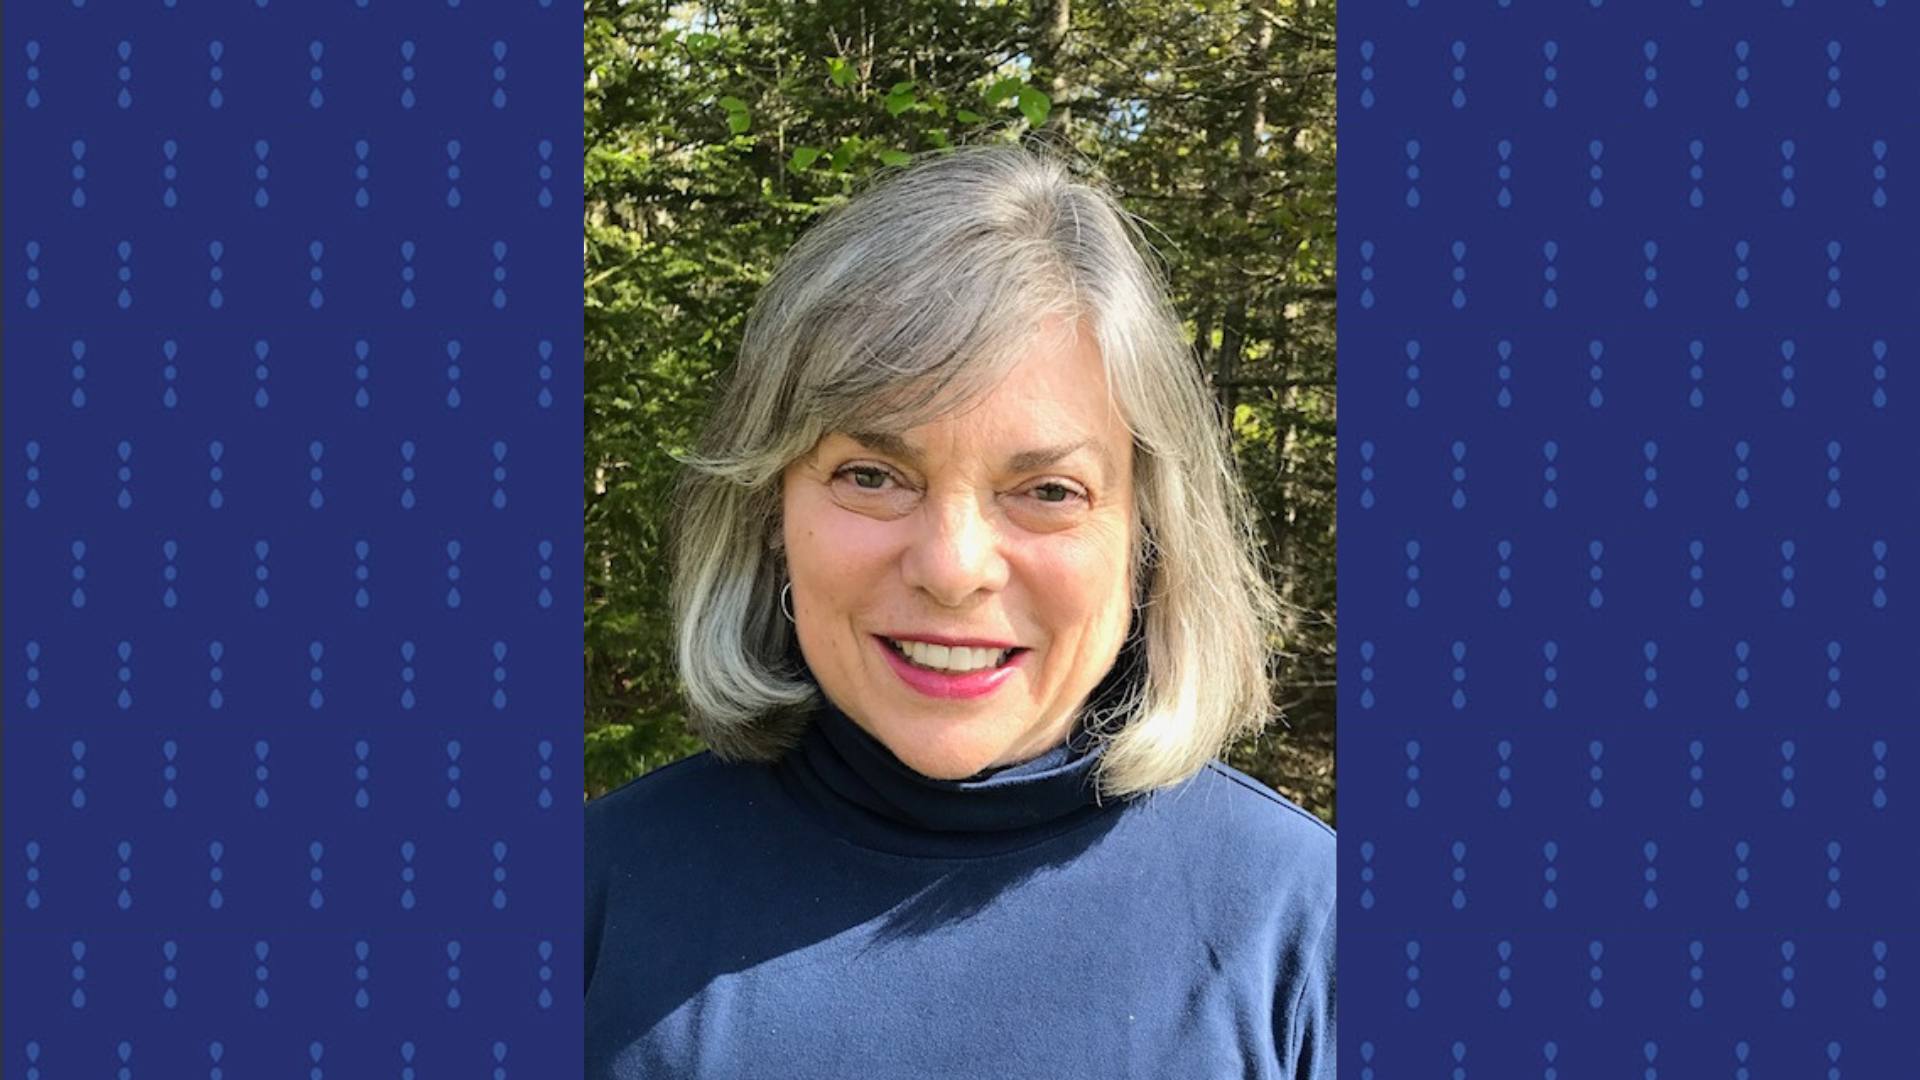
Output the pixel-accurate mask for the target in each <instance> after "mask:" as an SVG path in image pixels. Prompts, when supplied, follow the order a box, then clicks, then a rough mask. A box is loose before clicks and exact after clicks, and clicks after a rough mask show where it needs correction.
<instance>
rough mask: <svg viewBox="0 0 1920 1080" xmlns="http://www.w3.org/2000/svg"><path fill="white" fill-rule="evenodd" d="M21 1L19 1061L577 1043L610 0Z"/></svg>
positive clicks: (11, 709) (14, 938)
mask: <svg viewBox="0 0 1920 1080" xmlns="http://www.w3.org/2000/svg"><path fill="white" fill-rule="evenodd" d="M5 18H6V29H7V34H6V41H5V49H6V58H5V67H4V71H5V76H4V113H3V114H0V115H3V117H4V123H5V140H6V151H7V152H6V167H5V185H4V215H5V221H6V235H5V243H4V246H5V251H4V261H3V264H0V265H3V267H4V277H3V280H4V297H0V304H3V305H4V307H0V311H3V312H4V327H5V329H4V345H3V347H4V351H5V354H6V359H7V363H6V368H5V392H4V410H5V418H4V429H5V437H4V452H3V454H0V457H3V458H4V477H5V481H4V491H5V511H4V513H5V526H4V530H5V548H4V551H5V573H6V589H5V594H4V678H5V694H6V701H5V716H6V723H5V729H4V744H5V745H4V750H5V753H4V761H5V785H4V810H5V834H4V844H3V847H4V876H5V896H4V915H5V920H6V926H7V948H6V950H5V956H4V979H5V997H6V1000H7V1016H6V1020H7V1022H6V1029H5V1047H4V1058H3V1059H0V1060H3V1061H4V1068H5V1070H6V1072H7V1074H8V1075H19V1076H26V1077H40V1076H44V1077H47V1078H48V1080H52V1078H53V1077H59V1076H81V1075H87V1076H109V1075H118V1076H122V1077H126V1076H169V1077H174V1076H178V1077H185V1076H207V1077H220V1076H222V1075H230V1076H253V1075H303V1076H310V1077H312V1078H314V1080H319V1078H320V1077H322V1076H325V1075H331V1076H341V1077H362V1076H374V1075H381V1076H401V1077H411V1076H414V1075H419V1076H422V1077H425V1076H444V1075H462V1076H493V1077H495V1078H501V1077H506V1076H563V1075H569V1074H577V1073H578V1072H579V1069H580V1064H579V1062H580V1023H581V1019H580V1013H579V1006H578V1005H577V1001H578V999H576V998H575V997H574V996H573V988H574V987H576V986H578V985H579V978H580V912H581V908H582V901H581V894H580V890H581V885H580V881H581V877H580V857H581V856H580V850H581V838H580V824H581V820H580V794H579V793H580V791H581V773H580V760H579V749H578V748H579V741H578V735H579V728H578V722H579V707H580V701H581V693H582V684H581V668H580V655H581V652H580V650H581V624H580V621H579V618H578V615H579V610H578V606H577V605H578V597H579V595H580V589H581V578H580V573H581V567H580V563H579V561H578V560H579V551H580V545H581V531H580V503H579V495H578V492H579V488H578V487H577V486H576V485H578V483H579V482H580V481H579V477H580V472H579V466H580V460H581V454H582V435H581V423H580V412H579V401H580V394H581V367H580V364H581V351H580V350H581V344H580V327H581V322H580V320H581V314H580V306H579V304H580V292H579V288H580V273H579V271H580V249H579V220H580V219H579V214H580V209H581V202H580V191H581V175H580V169H581V159H580V145H581V126H580V124H581V121H580V111H579V109H580V105H579V97H578V78H579V73H580V68H579V63H580V59H579V58H580V52H579V49H580V37H579V34H580V30H579V23H578V12H577V11H576V10H574V9H571V8H568V7H567V6H565V5H555V4H552V3H551V2H550V0H524V2H521V0H515V2H512V3H508V2H496V3H478V2H468V3H465V4H462V3H461V2H460V0H436V2H433V3H426V2H420V3H398V2H394V0H337V2H328V3H325V4H321V3H294V2H291V0H278V2H270V0H249V2H246V3H240V2H233V3H223V4H209V3H204V2H196V0H151V2H141V3H138V4H134V3H121V4H111V3H106V2H104V0H95V2H92V3H89V2H87V0H7V3H6V6H5Z"/></svg>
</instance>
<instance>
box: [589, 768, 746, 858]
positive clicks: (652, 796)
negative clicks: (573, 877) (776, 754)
mask: <svg viewBox="0 0 1920 1080" xmlns="http://www.w3.org/2000/svg"><path fill="white" fill-rule="evenodd" d="M765 772H766V770H765V768H764V767H761V766H754V765H732V764H728V763H726V762H724V761H721V760H720V759H719V758H717V757H715V756H714V755H713V754H712V753H711V752H705V753H699V754H695V755H693V756H692V757H689V758H683V759H682V760H680V761H676V762H673V763H671V764H668V765H663V766H661V767H660V768H658V769H655V770H654V771H652V772H650V773H647V774H646V775H645V776H641V777H639V778H637V779H635V780H631V781H629V782H628V783H626V784H624V785H622V786H620V787H618V788H615V789H614V790H612V791H610V792H608V793H606V794H605V795H602V796H600V797H599V798H597V799H594V800H592V801H591V802H589V803H587V807H586V855H587V863H588V868H589V870H590V871H591V870H593V869H596V868H597V867H605V866H608V865H619V864H621V863H623V862H626V861H628V860H629V859H630V858H633V857H637V856H643V857H648V858H659V857H660V856H661V855H663V854H666V853H668V852H670V851H672V850H675V849H679V848H683V847H686V846H689V845H697V844H698V843H699V842H700V838H701V837H702V836H703V835H706V834H711V833H715V832H720V831H724V830H726V829H727V828H728V827H729V826H730V825H731V824H734V823H736V822H737V821H738V819H740V818H742V817H743V816H748V815H752V814H753V813H755V812H756V810H758V809H759V807H760V804H761V803H764V802H765V801H766V798H767V795H768V791H767V790H766V786H765V782H764V781H765V776H764V774H765Z"/></svg>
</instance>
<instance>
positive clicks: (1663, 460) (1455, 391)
mask: <svg viewBox="0 0 1920 1080" xmlns="http://www.w3.org/2000/svg"><path fill="white" fill-rule="evenodd" d="M1343 16H1344V17H1343V19H1342V23H1341V28H1340V33H1341V42H1340V52H1341V57H1342V60H1341V68H1340V92H1341V101H1340V111H1341V115H1340V122H1341V129H1342V130H1341V138H1342V147H1341V149H1342V161H1341V175H1342V182H1341V204H1342V205H1341V210H1342V219H1341V244H1340V246H1341V274H1342V278H1343V280H1342V281H1341V310H1340V323H1341V326H1340V332H1341V348H1342V364H1341V391H1342V397H1343V401H1344V404H1345V406H1346V416H1345V418H1344V420H1345V423H1344V425H1343V428H1344V430H1343V431H1342V445H1341V459H1342V469H1341V476H1340V485H1341V490H1340V500H1341V508H1342V521H1341V525H1342V528H1341V541H1340V545H1341V551H1340V566H1341V581H1342V585H1343V589H1342V594H1343V595H1342V600H1343V608H1344V610H1343V616H1344V619H1343V622H1342V624H1341V634H1340V637H1341V641H1340V653H1341V659H1342V665H1341V689H1340V694H1341V698H1340V708H1341V720H1342V724H1341V728H1342V730H1341V749H1342V751H1343V754H1342V757H1343V762H1344V764H1345V766H1346V775H1345V781H1346V782H1345V785H1344V790H1343V795H1344V798H1343V799H1342V810H1343V813H1342V820H1341V824H1342V837H1341V840H1342V843H1341V861H1342V867H1341V870H1342V880H1341V906H1342V908H1343V909H1344V910H1343V912H1342V921H1343V929H1344V934H1343V941H1342V959H1343V961H1344V970H1343V976H1344V978H1343V981H1344V983H1345V988H1346V994H1345V999H1346V1000H1345V1009H1344V1010H1343V1011H1344V1013H1345V1016H1344V1017H1343V1021H1344V1022H1343V1032H1342V1040H1341V1041H1342V1045H1341V1057H1342V1062H1343V1067H1344V1071H1345V1075H1349V1076H1356V1077H1359V1078H1361V1080H1375V1078H1378V1080H1388V1078H1391V1077H1410V1076H1451V1077H1455V1078H1464V1077H1467V1076H1490V1077H1502V1078H1505V1077H1522V1076H1527V1077H1545V1078H1549V1080H1552V1078H1572V1077H1580V1076H1636V1077H1645V1078H1646V1080H1655V1078H1656V1077H1660V1076H1668V1077H1703V1076H1724V1077H1735V1078H1739V1080H1744V1078H1746V1077H1749V1076H1752V1077H1765V1076H1823V1077H1828V1078H1831V1080H1837V1078H1839V1077H1841V1076H1843V1075H1844V1076H1876V1077H1877V1076H1890V1075H1905V1074H1907V1073H1910V1072H1911V1071H1912V1070H1913V1068H1914V1066H1915V1060H1916V1054H1915V1051H1914V1049H1913V1041H1912V1035H1911V1025H1910V1021H1911V1018H1912V1017H1913V1016H1914V1015H1915V1008H1914V1004H1915V1002H1916V1000H1920V999H1917V998H1916V997H1915V993H1916V992H1915V990H1914V989H1913V987H1912V979H1911V975H1912V973H1913V972H1914V971H1915V970H1920V967H1917V966H1916V965H1920V935H1917V934H1916V932H1915V930H1914V920H1913V915H1914V912H1915V910H1916V908H1917V906H1920V859H1916V858H1915V856H1914V853H1913V846H1912V843H1911V840H1910V837H1911V833H1912V830H1913V826H1914V823H1915V820H1916V819H1915V814H1914V807H1915V805H1916V803H1915V784H1914V781H1913V771H1914V770H1915V769H1916V768H1917V767H1920V765H1916V762H1920V737H1916V734H1915V731H1914V727H1915V725H1914V719H1915V717H1916V715H1917V711H1916V701H1917V700H1920V684H1916V683H1915V681H1914V678H1913V672H1914V668H1913V667H1912V664H1911V660H1910V658H1909V653H1910V649H1911V643H1912V642H1913V641H1914V640H1915V636H1916V629H1917V628H1920V626H1917V622H1916V616H1915V612H1916V611H1920V607H1917V606H1916V596H1915V595H1914V594H1913V592H1912V590H1911V589H1910V587H1909V586H1910V585H1911V583H1912V581H1913V580H1914V577H1913V573H1914V572H1913V566H1914V555H1915V552H1916V538H1915V534H1914V532H1913V530H1912V527H1911V521H1912V520H1913V508H1914V503H1915V498H1916V495H1915V490H1916V489H1915V486H1914V484H1913V483H1912V476H1913V462H1914V461H1915V460H1916V451H1920V426H1916V425H1915V424H1914V423H1913V420H1912V417H1913V416H1914V415H1915V413H1916V411H1920V398H1916V397H1915V396H1914V395H1915V389H1914V387H1913V386H1912V384H1911V381H1910V380H1908V379H1905V378H1903V373H1907V372H1910V371H1911V369H1912V363H1911V358H1912V357H1913V356H1914V355H1915V353H1916V352H1917V351H1920V335H1917V334H1916V333H1915V330H1914V327H1913V320H1912V317H1911V313H1912V311H1913V310H1915V303H1916V300H1917V299H1920V259H1917V258H1916V248H1915V245H1914V239H1915V237H1916V235H1917V234H1916V229H1915V224H1916V220H1917V217H1916V215H1917V214H1920V158H1916V157H1915V154H1914V152H1913V151H1914V148H1915V147H1916V146H1917V145H1920V140H1917V139H1916V134H1915V128H1914V126H1913V119H1912V118H1913V115H1914V114H1913V102H1914V101H1916V100H1920V64H1916V63H1915V62H1914V51H1913V43H1914V41H1915V40H1917V38H1916V34H1915V30H1916V28H1917V27H1920V24H1916V21H1915V20H1914V18H1913V15H1912V8H1911V5H1907V4H1903V3H1897V2H1896V3H1888V2H1886V0H1847V2H1845V3H1839V2H1835V3H1824V2H1823V3H1813V2H1810V0H1802V2H1800V3H1795V2H1794V0H1767V2H1765V3H1761V2H1755V3H1729V2H1726V0H1672V2H1667V3H1660V4H1647V3H1639V4H1628V3H1623V2H1619V0H1612V2H1606V0H1581V2H1578V3H1574V2H1571V0H1569V2H1565V3H1556V4H1541V3H1525V2H1522V3H1509V2H1507V0H1498V2H1496V0H1482V2H1476V3H1473V4H1438V3H1421V2H1420V0H1405V2H1395V3H1379V4H1371V5H1365V6H1362V5H1357V4H1355V5H1348V6H1347V8H1346V9H1345V11H1343Z"/></svg>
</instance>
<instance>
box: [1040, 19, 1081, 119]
mask: <svg viewBox="0 0 1920 1080" xmlns="http://www.w3.org/2000/svg"><path fill="white" fill-rule="evenodd" d="M1072 21H1073V0H1033V49H1032V57H1033V79H1034V82H1035V83H1038V84H1039V85H1040V86H1042V87H1044V88H1045V89H1046V93H1047V97H1048V98H1050V99H1052V101H1053V109H1052V111H1050V112H1049V113H1048V114H1047V122H1046V124H1045V125H1044V126H1042V128H1041V130H1042V131H1045V132H1047V133H1048V134H1050V135H1057V136H1061V137H1065V136H1067V135H1069V134H1070V133H1071V132H1072V129H1073V106H1072V104H1071V101H1070V98H1071V93H1070V91H1071V88H1072V84H1071V82H1070V81H1069V80H1068V77H1067V74H1068V73H1067V68H1068V64H1069V62H1068V60H1067V30H1068V28H1069V27H1070V26H1071V24H1072Z"/></svg>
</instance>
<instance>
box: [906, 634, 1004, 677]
mask: <svg viewBox="0 0 1920 1080" xmlns="http://www.w3.org/2000/svg"><path fill="white" fill-rule="evenodd" d="M887 640H888V641H889V642H890V643H891V644H892V645H893V647H894V648H896V649H899V650H900V652H901V653H902V654H903V655H904V656H906V658H907V659H909V660H911V661H913V662H914V663H916V664H918V665H920V666H921V667H924V668H933V669H935V670H937V671H957V672H964V671H982V670H985V669H987V668H991V667H998V666H999V664H1000V662H1001V660H1003V659H1005V658H1006V655H1007V654H1008V653H1009V652H1011V651H1012V650H1010V649H971V648H968V647H967V646H965V645H934V644H930V643H928V642H925V641H896V640H894V639H892V638H889V639H887Z"/></svg>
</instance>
